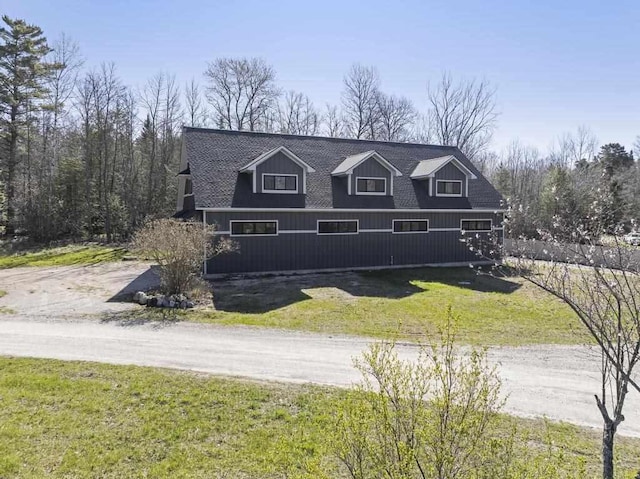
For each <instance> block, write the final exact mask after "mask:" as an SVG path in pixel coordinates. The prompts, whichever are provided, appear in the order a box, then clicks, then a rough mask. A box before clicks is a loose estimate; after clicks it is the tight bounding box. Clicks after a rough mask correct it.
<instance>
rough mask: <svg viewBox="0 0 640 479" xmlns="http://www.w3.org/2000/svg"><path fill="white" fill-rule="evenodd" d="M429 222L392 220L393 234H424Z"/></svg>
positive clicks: (427, 229)
mask: <svg viewBox="0 0 640 479" xmlns="http://www.w3.org/2000/svg"><path fill="white" fill-rule="evenodd" d="M427 231H429V220H393V232H394V233H426V232H427Z"/></svg>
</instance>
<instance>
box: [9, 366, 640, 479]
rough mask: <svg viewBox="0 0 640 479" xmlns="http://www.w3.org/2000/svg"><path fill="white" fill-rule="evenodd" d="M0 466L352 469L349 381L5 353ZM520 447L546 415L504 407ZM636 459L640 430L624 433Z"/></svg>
mask: <svg viewBox="0 0 640 479" xmlns="http://www.w3.org/2000/svg"><path fill="white" fill-rule="evenodd" d="M0 370H1V371H2V374H1V375H0V398H1V399H2V407H1V408H0V477H2V478H3V479H8V478H41V477H54V478H56V477H65V478H93V477H101V478H122V477H127V478H136V477H153V478H181V477H188V478H198V477H202V478H205V477H207V478H209V477H228V478H247V477H267V478H271V477H273V478H275V477H291V478H293V477H309V478H312V477H313V478H322V477H346V475H345V474H344V471H341V469H339V465H338V463H337V461H336V460H335V458H334V456H333V454H332V452H331V449H330V447H331V446H330V445H331V429H332V426H331V424H332V417H333V416H332V414H333V411H335V406H336V402H337V401H338V400H339V399H340V397H341V396H342V395H343V394H344V391H343V390H339V389H331V388H324V387H317V386H309V385H283V384H274V383H259V382H249V381H241V380H236V379H221V378H212V377H208V376H204V375H197V374H193V373H184V372H176V371H167V370H159V369H151V368H141V367H134V366H109V365H102V364H95V363H81V362H61V361H51V360H40V359H13V358H0ZM501 421H502V422H503V424H504V427H505V430H506V429H509V427H510V426H512V425H514V424H515V425H517V426H518V428H519V431H520V432H519V433H518V436H517V438H518V439H517V440H518V443H519V446H520V447H525V448H541V447H543V446H542V444H543V443H544V437H545V434H547V428H546V427H545V423H544V421H542V420H526V419H516V418H512V417H509V416H503V417H502V419H501ZM548 430H549V433H550V434H551V440H552V441H553V442H554V443H555V444H556V445H557V446H558V447H559V448H560V450H561V451H562V452H563V453H564V454H566V455H567V457H569V458H573V459H575V458H581V459H582V460H584V461H585V462H586V464H587V465H588V467H589V468H590V469H591V470H593V471H596V470H597V468H598V463H599V446H598V444H599V432H598V431H596V430H591V429H585V428H580V427H576V426H570V425H566V424H550V425H549V427H548ZM617 448H618V449H617V455H618V463H619V465H620V466H621V467H622V468H626V469H627V470H628V473H629V475H628V476H627V477H632V475H631V470H632V469H633V468H635V469H636V470H637V468H638V467H640V466H639V464H638V460H637V458H638V457H640V440H632V439H628V438H620V439H619V441H618V442H617Z"/></svg>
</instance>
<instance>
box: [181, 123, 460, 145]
mask: <svg viewBox="0 0 640 479" xmlns="http://www.w3.org/2000/svg"><path fill="white" fill-rule="evenodd" d="M182 129H183V130H194V131H203V132H207V133H223V134H227V135H246V136H271V137H284V138H298V139H312V140H329V141H337V142H362V143H373V144H378V145H402V146H419V147H429V148H442V149H449V150H459V149H458V147H456V146H452V145H433V144H430V143H413V142H402V141H385V140H369V139H362V138H338V137H334V136H321V135H293V134H290V133H270V132H265V131H247V130H221V129H219V128H202V127H195V126H184V125H183V127H182Z"/></svg>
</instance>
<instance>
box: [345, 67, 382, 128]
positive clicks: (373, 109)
mask: <svg viewBox="0 0 640 479" xmlns="http://www.w3.org/2000/svg"><path fill="white" fill-rule="evenodd" d="M379 85H380V78H379V77H378V72H377V71H376V69H375V68H373V67H364V66H362V65H358V64H355V65H353V66H352V67H351V70H349V73H347V75H346V76H345V77H344V91H343V92H342V109H343V113H344V126H345V130H346V134H347V135H348V136H349V137H351V138H358V139H360V138H367V139H370V140H375V139H376V137H377V136H378V127H379V116H378V115H379V111H378V101H377V98H378V90H379Z"/></svg>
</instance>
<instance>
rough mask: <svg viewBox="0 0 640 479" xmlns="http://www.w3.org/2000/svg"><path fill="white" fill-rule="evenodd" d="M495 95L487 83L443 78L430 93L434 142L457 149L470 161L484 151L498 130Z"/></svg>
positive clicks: (429, 116)
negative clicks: (496, 128)
mask: <svg viewBox="0 0 640 479" xmlns="http://www.w3.org/2000/svg"><path fill="white" fill-rule="evenodd" d="M495 93H496V92H495V89H494V88H493V87H492V86H491V85H490V84H489V83H488V82H487V81H484V80H482V81H477V80H471V81H460V82H454V80H453V78H452V77H451V75H449V74H448V73H445V74H443V75H442V78H441V79H440V81H439V82H438V83H437V84H435V85H429V87H428V91H427V99H428V101H429V104H430V110H429V113H428V120H429V134H430V137H431V139H432V141H436V142H437V143H438V144H441V145H452V146H457V147H458V148H460V149H461V150H462V151H463V152H464V153H465V154H466V155H467V156H468V157H469V158H473V157H474V156H476V155H477V154H478V153H479V152H481V151H482V150H484V149H485V148H486V147H487V145H488V144H489V142H490V141H491V137H492V135H493V131H494V129H495V127H496V119H497V116H498V113H497V111H496V103H495Z"/></svg>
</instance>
